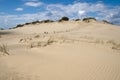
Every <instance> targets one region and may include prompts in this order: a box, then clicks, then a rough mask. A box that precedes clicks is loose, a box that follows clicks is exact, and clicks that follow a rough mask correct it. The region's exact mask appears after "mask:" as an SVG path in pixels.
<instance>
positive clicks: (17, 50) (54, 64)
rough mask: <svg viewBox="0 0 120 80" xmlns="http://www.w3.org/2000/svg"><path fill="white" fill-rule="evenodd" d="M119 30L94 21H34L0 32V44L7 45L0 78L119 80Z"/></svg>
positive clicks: (25, 79) (113, 26)
mask: <svg viewBox="0 0 120 80" xmlns="http://www.w3.org/2000/svg"><path fill="white" fill-rule="evenodd" d="M119 33H120V27H119V26H116V25H111V24H107V23H103V22H98V21H90V22H89V23H88V22H84V21H63V22H52V23H40V24H39V23H38V24H29V25H24V26H23V27H19V28H16V29H10V30H4V31H0V45H1V44H7V47H8V48H9V54H10V55H6V56H4V55H1V56H0V62H1V63H0V68H1V69H0V79H2V80H3V79H5V80H11V79H13V80H15V79H17V80H120V63H119V61H120V35H119ZM0 53H1V52H0ZM3 63H4V64H5V65H3ZM3 66H5V67H3ZM4 68H6V70H7V71H8V73H6V71H5V69H4ZM1 70H2V73H1ZM11 72H12V73H11ZM9 74H11V76H9ZM15 74H17V75H15ZM3 75H4V76H3ZM9 77H11V78H9Z"/></svg>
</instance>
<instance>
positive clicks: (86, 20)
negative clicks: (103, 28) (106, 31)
mask: <svg viewBox="0 0 120 80" xmlns="http://www.w3.org/2000/svg"><path fill="white" fill-rule="evenodd" d="M91 20H94V21H96V19H95V18H92V17H89V18H84V19H83V21H85V22H90V21H91Z"/></svg>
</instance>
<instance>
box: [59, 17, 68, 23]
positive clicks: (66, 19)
mask: <svg viewBox="0 0 120 80" xmlns="http://www.w3.org/2000/svg"><path fill="white" fill-rule="evenodd" d="M61 21H69V18H68V17H65V16H64V17H62V18H61V19H60V20H59V22H61Z"/></svg>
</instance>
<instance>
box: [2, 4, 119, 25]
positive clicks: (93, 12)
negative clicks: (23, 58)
mask: <svg viewBox="0 0 120 80" xmlns="http://www.w3.org/2000/svg"><path fill="white" fill-rule="evenodd" d="M28 3H29V4H28ZM34 3H35V4H34ZM36 3H37V4H36ZM26 5H27V6H33V7H38V6H40V5H42V3H41V2H40V3H39V4H38V2H27V3H26ZM44 7H45V10H44V11H42V12H38V13H35V14H23V15H7V16H6V15H5V16H0V24H1V25H5V26H9V27H12V26H15V25H16V24H20V23H25V22H31V21H35V20H44V19H52V20H58V19H60V18H61V17H63V16H67V17H69V18H70V19H73V18H84V17H86V16H88V17H95V18H97V19H101V20H102V19H106V20H108V21H110V22H113V23H116V24H120V15H119V14H120V6H117V7H116V6H107V5H105V4H103V3H96V4H95V3H94V4H91V3H80V2H77V3H73V4H68V5H62V4H48V5H47V4H44Z"/></svg>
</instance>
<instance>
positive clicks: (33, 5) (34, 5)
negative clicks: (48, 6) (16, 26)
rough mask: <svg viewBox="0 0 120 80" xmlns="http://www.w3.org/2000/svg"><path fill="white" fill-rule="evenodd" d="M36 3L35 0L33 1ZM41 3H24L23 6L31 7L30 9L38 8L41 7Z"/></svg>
mask: <svg viewBox="0 0 120 80" xmlns="http://www.w3.org/2000/svg"><path fill="white" fill-rule="evenodd" d="M35 1H36V0H35ZM42 4H43V3H42V2H32V1H31V2H26V3H25V5H26V6H31V7H39V6H41V5H42Z"/></svg>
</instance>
